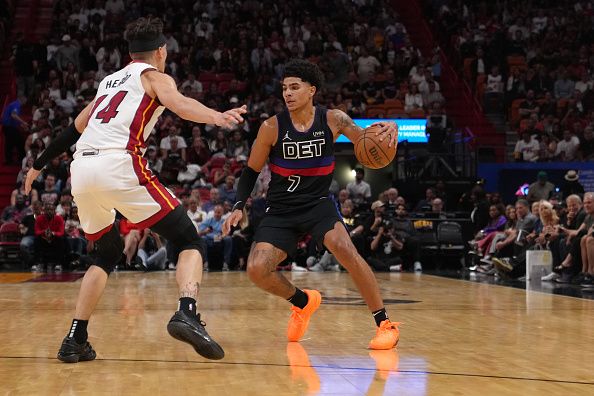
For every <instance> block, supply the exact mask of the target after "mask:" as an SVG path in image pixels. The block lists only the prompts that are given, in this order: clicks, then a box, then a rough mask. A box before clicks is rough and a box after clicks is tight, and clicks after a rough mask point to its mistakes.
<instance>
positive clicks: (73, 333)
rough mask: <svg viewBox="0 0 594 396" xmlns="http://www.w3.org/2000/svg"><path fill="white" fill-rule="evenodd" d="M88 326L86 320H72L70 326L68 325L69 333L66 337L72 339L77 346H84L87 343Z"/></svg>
mask: <svg viewBox="0 0 594 396" xmlns="http://www.w3.org/2000/svg"><path fill="white" fill-rule="evenodd" d="M88 325H89V321H88V320H80V319H72V325H70V331H69V332H68V337H71V338H74V340H75V341H76V342H77V343H78V344H84V343H85V342H87V337H88V334H87V326H88Z"/></svg>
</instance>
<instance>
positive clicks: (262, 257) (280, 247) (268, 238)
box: [247, 216, 322, 341]
mask: <svg viewBox="0 0 594 396" xmlns="http://www.w3.org/2000/svg"><path fill="white" fill-rule="evenodd" d="M280 220H281V219H279V218H276V217H274V216H268V217H265V218H264V220H262V223H260V227H259V228H258V231H257V232H256V236H255V240H256V241H257V243H256V244H255V245H254V247H253V248H252V250H251V252H250V255H249V257H248V263H247V274H248V277H249V278H250V280H251V281H252V282H254V284H256V286H258V287H259V288H260V289H262V290H265V291H267V292H268V293H271V294H274V295H276V296H279V297H282V298H284V299H286V300H287V301H289V302H290V303H291V304H292V305H293V307H291V310H292V313H291V318H290V319H289V325H288V327H287V338H288V340H289V341H299V339H300V338H301V337H303V335H304V334H305V332H306V331H307V327H308V325H309V319H310V317H311V315H312V314H313V313H314V312H315V311H316V310H317V309H318V308H319V307H320V304H321V302H322V296H321V294H320V292H318V291H317V290H301V289H299V288H296V287H295V286H293V285H292V284H291V282H289V280H288V279H287V278H286V277H285V276H284V275H283V274H282V273H280V272H278V271H277V270H276V266H277V265H278V264H280V263H281V262H282V261H283V260H284V259H285V258H286V257H287V252H292V251H294V250H295V248H296V247H297V235H296V233H295V232H294V231H293V230H292V229H291V228H283V227H274V225H278V226H281V225H283V223H284V225H286V224H291V220H290V219H285V221H280ZM287 220H288V221H287Z"/></svg>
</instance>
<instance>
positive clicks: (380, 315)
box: [371, 308, 388, 327]
mask: <svg viewBox="0 0 594 396" xmlns="http://www.w3.org/2000/svg"><path fill="white" fill-rule="evenodd" d="M371 314H372V315H373V319H375V325H376V326H377V327H379V325H380V324H382V322H383V321H384V320H388V313H387V312H386V308H382V309H378V310H377V311H373V312H372V313H371Z"/></svg>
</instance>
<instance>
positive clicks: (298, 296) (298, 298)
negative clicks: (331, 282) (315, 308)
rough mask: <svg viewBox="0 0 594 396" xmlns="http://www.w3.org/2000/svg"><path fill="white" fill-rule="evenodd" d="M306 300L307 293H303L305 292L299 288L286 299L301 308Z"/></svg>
mask: <svg viewBox="0 0 594 396" xmlns="http://www.w3.org/2000/svg"><path fill="white" fill-rule="evenodd" d="M307 300H308V298H307V294H305V292H304V291H303V290H301V289H297V290H295V294H293V297H291V298H288V299H287V301H288V302H290V303H291V304H293V305H294V306H296V307H299V308H301V309H303V308H305V306H306V305H307Z"/></svg>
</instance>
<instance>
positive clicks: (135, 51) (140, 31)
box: [124, 17, 166, 59]
mask: <svg viewBox="0 0 594 396" xmlns="http://www.w3.org/2000/svg"><path fill="white" fill-rule="evenodd" d="M124 38H125V39H126V41H127V42H128V47H129V51H130V54H131V55H133V56H132V58H133V59H135V58H141V57H143V56H146V55H148V54H149V53H150V52H151V51H154V50H156V49H157V48H159V47H160V46H162V45H163V44H165V40H166V39H165V36H164V35H163V21H161V19H159V18H151V17H148V18H138V19H137V20H135V21H133V22H130V23H129V24H128V25H126V31H125V32H124Z"/></svg>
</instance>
